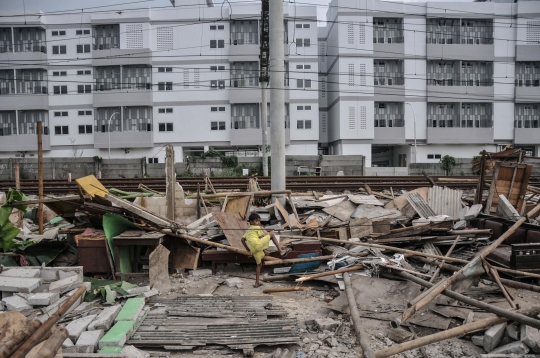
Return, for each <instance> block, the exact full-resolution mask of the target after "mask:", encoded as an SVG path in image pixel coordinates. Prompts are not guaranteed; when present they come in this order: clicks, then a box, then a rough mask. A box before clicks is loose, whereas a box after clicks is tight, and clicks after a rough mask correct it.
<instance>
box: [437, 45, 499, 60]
mask: <svg viewBox="0 0 540 358" xmlns="http://www.w3.org/2000/svg"><path fill="white" fill-rule="evenodd" d="M488 42H489V41H488ZM427 58H428V60H431V59H436V60H441V59H442V60H444V59H449V60H455V59H457V58H459V59H460V60H463V61H494V59H495V45H493V43H487V44H478V45H477V44H474V45H473V44H440V43H437V44H434V43H428V44H427Z"/></svg>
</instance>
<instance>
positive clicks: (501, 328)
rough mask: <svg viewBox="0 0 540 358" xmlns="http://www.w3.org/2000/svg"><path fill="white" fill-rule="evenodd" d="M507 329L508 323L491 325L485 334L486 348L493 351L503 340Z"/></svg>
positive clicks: (487, 350)
mask: <svg viewBox="0 0 540 358" xmlns="http://www.w3.org/2000/svg"><path fill="white" fill-rule="evenodd" d="M505 330H506V323H500V324H497V325H495V326H492V327H490V328H489V329H488V330H487V331H486V333H485V334H484V350H485V351H486V352H488V353H489V352H491V351H492V350H494V349H495V348H496V347H497V346H498V345H499V343H500V342H501V340H502V338H503V336H504V332H505Z"/></svg>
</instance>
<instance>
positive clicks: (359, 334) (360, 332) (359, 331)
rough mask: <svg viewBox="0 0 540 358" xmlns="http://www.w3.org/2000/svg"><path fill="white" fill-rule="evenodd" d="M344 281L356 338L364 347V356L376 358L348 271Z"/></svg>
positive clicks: (365, 357) (344, 275)
mask: <svg viewBox="0 0 540 358" xmlns="http://www.w3.org/2000/svg"><path fill="white" fill-rule="evenodd" d="M343 282H344V283H345V293H346V294H347V301H348V302H349V313H350V314H351V318H352V321H353V324H354V330H355V331H356V338H358V343H360V346H361V347H362V354H363V356H364V358H375V353H374V352H373V350H372V349H371V348H370V347H369V344H368V341H367V340H366V332H364V329H363V328H362V322H361V321H360V314H359V313H358V307H357V306H356V298H355V297H354V292H353V288H352V286H351V278H350V277H349V274H348V273H345V274H343Z"/></svg>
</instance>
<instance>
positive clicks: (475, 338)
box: [471, 336, 484, 347]
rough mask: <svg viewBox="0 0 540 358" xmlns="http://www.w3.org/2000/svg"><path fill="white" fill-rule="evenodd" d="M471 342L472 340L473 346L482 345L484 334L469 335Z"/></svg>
mask: <svg viewBox="0 0 540 358" xmlns="http://www.w3.org/2000/svg"><path fill="white" fill-rule="evenodd" d="M471 342H473V344H474V345H475V346H479V347H483V346H484V336H472V337H471Z"/></svg>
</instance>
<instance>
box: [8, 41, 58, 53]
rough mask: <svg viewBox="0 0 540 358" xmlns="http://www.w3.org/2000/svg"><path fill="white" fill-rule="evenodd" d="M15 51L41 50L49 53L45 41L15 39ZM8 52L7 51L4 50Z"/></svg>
mask: <svg viewBox="0 0 540 358" xmlns="http://www.w3.org/2000/svg"><path fill="white" fill-rule="evenodd" d="M14 49H15V52H41V53H47V46H46V42H45V41H32V40H26V41H15V45H14ZM4 52H7V51H4Z"/></svg>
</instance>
